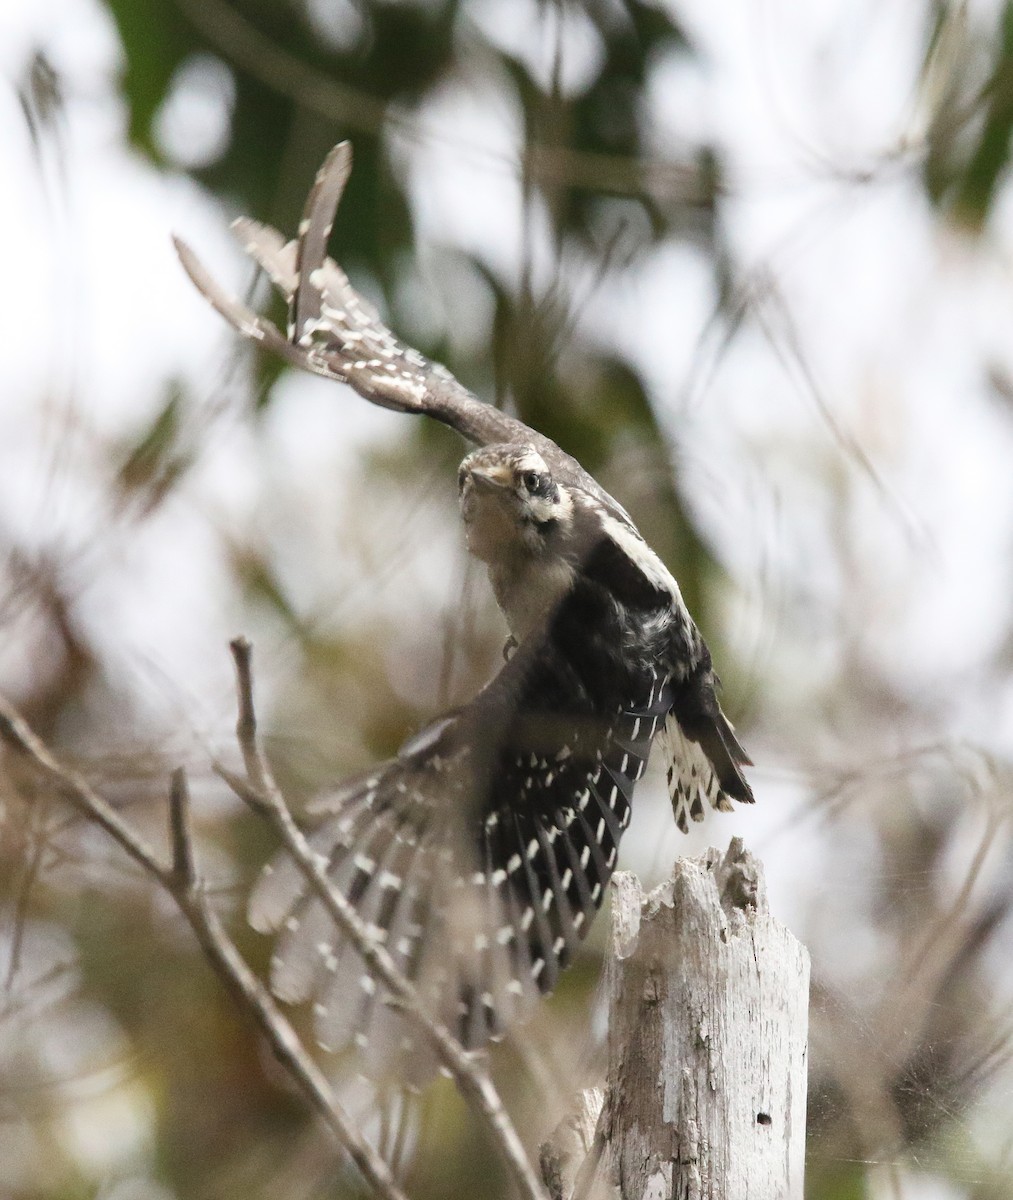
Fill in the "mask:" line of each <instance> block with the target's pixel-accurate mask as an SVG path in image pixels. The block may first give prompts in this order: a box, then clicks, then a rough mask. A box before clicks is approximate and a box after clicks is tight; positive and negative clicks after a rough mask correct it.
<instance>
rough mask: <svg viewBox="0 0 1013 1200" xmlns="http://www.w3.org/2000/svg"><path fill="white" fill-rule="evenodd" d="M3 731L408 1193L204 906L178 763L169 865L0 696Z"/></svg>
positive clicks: (357, 1157) (342, 1133) (378, 1175)
mask: <svg viewBox="0 0 1013 1200" xmlns="http://www.w3.org/2000/svg"><path fill="white" fill-rule="evenodd" d="M0 739H2V740H3V741H5V742H7V744H8V745H10V746H13V747H14V748H15V749H16V750H18V751H20V752H21V753H22V754H24V755H26V756H27V757H28V758H29V759H30V760H31V762H32V763H34V765H35V767H36V768H37V769H38V770H39V771H40V772H41V774H42V775H43V777H44V778H45V779H47V780H48V781H49V782H50V783H51V784H53V785H54V787H55V788H56V789H57V790H58V792H59V793H60V795H61V796H62V797H64V798H65V799H66V800H67V801H68V802H69V803H70V804H72V805H73V806H74V808H75V809H77V811H78V812H80V813H81V814H82V815H83V816H84V817H85V818H87V819H88V820H89V821H92V822H94V823H95V824H97V825H99V826H101V828H102V829H104V830H105V831H106V833H108V834H109V836H110V837H111V838H113V840H114V841H115V842H116V843H117V844H118V845H119V846H120V847H121V848H122V849H123V850H124V851H125V852H126V853H127V854H129V855H130V857H131V858H132V859H133V860H134V862H136V863H138V864H139V865H140V866H141V867H142V868H143V869H144V871H146V872H147V873H148V874H149V875H151V876H152V877H153V878H154V879H155V880H156V881H157V882H158V883H159V884H160V885H161V886H162V887H163V888H164V889H165V891H166V892H168V894H169V895H170V896H171V897H172V898H173V900H174V901H175V903H176V905H177V907H178V908H179V910H180V912H181V913H182V914H183V916H184V917H185V918H186V920H187V923H188V924H189V925H190V928H191V929H192V930H193V932H194V934H195V936H196V938H197V941H198V943H199V944H200V947H201V949H202V950H203V952H204V955H205V957H206V958H207V960H208V961H209V962H210V964H211V966H212V967H213V968H214V970H215V972H216V973H217V975H218V977H219V978H220V979H221V981H222V982H223V983H224V984H225V987H226V989H227V990H228V991H229V993H230V994H231V995H232V996H233V997H234V998H235V1000H236V1001H237V1002H238V1003H239V1005H240V1007H241V1008H243V1009H244V1010H245V1011H246V1013H247V1014H248V1015H249V1016H250V1017H252V1019H253V1020H254V1022H255V1023H256V1025H257V1026H258V1027H259V1028H260V1030H261V1032H262V1033H263V1035H264V1036H265V1038H266V1039H267V1041H268V1043H269V1045H270V1046H271V1049H272V1050H273V1051H274V1054H275V1057H276V1058H277V1059H278V1061H279V1062H280V1063H281V1065H282V1066H283V1067H284V1068H285V1070H286V1071H287V1072H288V1073H289V1075H290V1076H291V1077H292V1079H293V1080H294V1081H295V1083H296V1084H297V1086H298V1087H299V1089H300V1091H301V1092H302V1093H303V1095H304V1096H305V1098H306V1099H307V1100H308V1101H309V1103H310V1104H311V1105H312V1107H313V1108H314V1109H316V1111H317V1112H318V1113H319V1115H320V1116H321V1118H322V1119H323V1121H324V1124H325V1125H326V1126H327V1128H328V1129H330V1131H331V1132H332V1133H333V1134H334V1136H335V1138H336V1139H337V1141H338V1143H339V1144H340V1145H341V1146H342V1148H343V1149H344V1150H345V1151H346V1153H347V1154H348V1156H349V1157H350V1158H351V1159H352V1161H353V1162H354V1163H355V1165H356V1166H357V1167H358V1169H359V1170H360V1171H361V1172H362V1175H363V1178H364V1179H365V1180H366V1181H367V1182H368V1183H369V1184H370V1186H371V1187H372V1188H373V1189H374V1191H375V1192H376V1193H377V1194H378V1195H379V1196H381V1197H383V1200H406V1197H405V1195H404V1193H403V1192H402V1191H401V1189H400V1188H399V1187H398V1186H397V1184H396V1183H395V1182H394V1179H393V1177H392V1175H391V1173H390V1170H389V1169H388V1167H387V1165H386V1163H385V1162H384V1161H383V1159H382V1158H380V1156H379V1155H378V1154H377V1152H376V1151H375V1150H374V1149H373V1147H372V1146H370V1145H369V1143H368V1142H367V1141H366V1140H365V1139H364V1138H363V1137H362V1135H361V1134H360V1133H359V1131H358V1129H357V1128H356V1126H355V1124H354V1122H353V1121H352V1119H351V1118H350V1117H349V1115H348V1114H347V1113H346V1112H345V1110H344V1108H343V1107H342V1105H341V1103H340V1101H339V1100H338V1099H337V1097H336V1096H335V1095H334V1093H333V1091H332V1089H331V1086H330V1084H329V1083H328V1082H327V1079H326V1077H325V1076H324V1074H323V1072H322V1071H321V1070H320V1068H319V1067H318V1066H317V1065H316V1063H315V1062H314V1061H313V1059H312V1057H311V1056H310V1055H309V1054H308V1053H307V1051H306V1050H305V1048H304V1047H303V1045H302V1042H301V1041H300V1040H299V1037H298V1035H297V1034H296V1032H295V1030H294V1029H293V1028H292V1026H291V1024H290V1023H289V1022H288V1020H287V1019H286V1018H285V1016H284V1014H283V1013H282V1012H281V1011H280V1009H279V1008H278V1006H277V1004H276V1003H275V1001H274V998H273V997H272V996H271V994H270V992H268V990H267V989H266V988H265V987H264V985H263V984H262V983H261V982H260V980H259V979H258V978H257V977H256V975H254V973H253V972H252V971H251V970H250V968H249V967H248V966H247V964H246V962H245V961H244V960H243V958H242V956H241V955H240V953H239V951H238V950H237V949H236V947H235V944H234V943H233V942H232V940H231V939H230V938H229V935H228V933H227V932H226V931H225V928H224V926H223V925H222V923H221V921H220V920H219V918H218V916H217V914H216V913H215V912H214V911H213V910H212V909H211V907H210V906H209V904H208V902H207V897H206V895H205V892H204V887H203V884H202V883H201V881H200V879H199V878H198V876H197V874H196V868H195V865H194V856H193V836H192V833H191V830H190V824H189V803H188V789H187V783H186V776H185V774H184V772H183V771H182V770H178V771H174V772H173V775H172V782H171V786H170V805H169V821H170V833H171V840H172V848H173V865H172V866H171V867H166V866H163V865H162V863H161V862H159V860H158V857H157V855H156V854H155V852H154V851H153V850H151V849H150V847H148V846H147V844H146V843H145V842H144V841H143V840H142V839H141V838H139V837H138V836H137V835H136V834H135V833H134V831H133V830H132V829H131V828H130V827H129V826H128V825H127V824H126V822H125V821H124V820H123V819H122V818H121V817H120V816H119V814H118V813H117V812H116V810H115V809H114V808H113V807H112V806H111V805H110V804H109V803H108V801H106V800H104V799H103V798H102V797H101V796H100V795H98V793H97V792H95V791H94V789H93V788H92V787H91V786H90V785H89V784H88V783H87V782H86V781H85V780H84V779H83V778H82V777H81V776H80V775H78V774H77V773H76V772H74V771H71V770H69V769H68V768H66V767H64V766H62V765H61V764H60V763H59V762H57V760H56V759H55V758H54V757H53V755H52V754H50V752H49V750H48V749H47V747H46V746H45V745H44V744H43V742H42V741H40V739H39V738H37V737H36V736H35V734H34V733H33V732H32V731H31V729H29V727H28V725H27V724H26V722H25V721H24V720H23V718H22V717H21V715H20V714H19V713H18V712H17V710H16V709H15V708H14V707H13V706H12V705H11V704H10V703H9V702H8V701H7V700H6V699H4V698H3V697H2V696H0Z"/></svg>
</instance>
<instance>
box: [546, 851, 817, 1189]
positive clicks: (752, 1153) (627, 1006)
mask: <svg viewBox="0 0 1013 1200" xmlns="http://www.w3.org/2000/svg"><path fill="white" fill-rule="evenodd" d="M608 985H609V986H608V990H609V1064H608V1087H607V1089H606V1093H605V1097H604V1106H603V1108H602V1111H601V1115H600V1118H599V1120H598V1123H597V1132H596V1134H595V1139H594V1142H595V1144H594V1146H593V1147H592V1148H591V1155H592V1156H593V1158H594V1159H600V1165H599V1167H598V1169H597V1171H596V1172H594V1174H596V1176H597V1178H596V1179H595V1181H594V1182H593V1183H591V1178H590V1176H591V1174H592V1172H591V1171H589V1170H588V1167H589V1165H590V1160H585V1161H584V1163H583V1167H582V1169H578V1168H581V1158H582V1157H583V1155H582V1153H581V1152H580V1151H578V1150H577V1148H576V1147H575V1146H574V1143H573V1140H572V1134H573V1128H572V1126H573V1121H572V1119H571V1121H570V1122H569V1123H567V1122H564V1125H563V1126H561V1127H560V1130H559V1131H557V1135H558V1136H557V1138H554V1139H553V1143H551V1144H550V1145H549V1146H547V1147H545V1148H543V1170H544V1169H545V1167H546V1166H548V1164H549V1163H550V1162H551V1163H552V1165H553V1168H554V1170H553V1172H552V1174H551V1175H550V1173H549V1172H546V1176H547V1180H546V1181H547V1182H548V1183H549V1186H550V1191H551V1192H552V1193H553V1194H554V1195H555V1196H557V1197H567V1198H568V1197H570V1196H572V1195H577V1196H593V1197H595V1198H597V1197H605V1196H609V1197H617V1196H618V1197H621V1200H802V1190H803V1170H804V1151H805V1113H806V1041H807V1033H808V999H809V955H808V953H807V952H806V949H805V947H804V946H802V945H801V943H799V942H798V941H796V939H795V938H794V937H793V936H792V934H791V933H789V932H788V930H787V929H785V928H784V926H783V925H781V924H779V923H778V922H777V921H775V920H774V919H773V918H772V917H771V916H770V914H769V913H768V911H767V902H766V895H765V890H764V885H763V879H762V872H761V868H760V864H759V863H758V862H757V861H756V860H755V859H754V858H753V857H752V855H750V854H749V853H748V852H746V851H745V850H744V849H743V846H742V842H741V841H740V840H739V839H738V838H734V839H733V840H732V843H731V845H730V846H729V849H728V852H727V854H725V855H724V857H722V856H721V855H720V853H719V852H718V851H716V850H710V851H708V853H707V854H706V855H704V856H703V857H702V858H700V859H680V860H679V861H678V862H677V863H676V864H675V870H674V873H673V876H672V878H671V879H669V880H668V881H667V882H665V883H663V884H662V885H661V886H660V887H658V888H656V889H655V890H654V891H653V892H651V893H650V894H649V895H646V896H645V895H644V893H643V892H642V890H641V888H640V884H639V882H638V880H637V879H636V877H635V876H633V875H630V874H628V873H625V872H623V873H621V874H619V875H617V876H616V877H615V893H614V895H613V899H612V955H611V958H610V962H609V971H608ZM585 1097H586V1099H587V1101H588V1103H591V1102H592V1101H593V1100H594V1099H595V1095H594V1093H585ZM585 1107H587V1106H586V1105H585ZM587 1123H588V1120H587V1116H585V1117H584V1120H583V1124H584V1125H587ZM567 1130H569V1137H570V1141H569V1144H568V1145H564V1141H565V1138H566V1136H567ZM560 1137H561V1138H563V1140H559V1138H560ZM585 1145H586V1139H585Z"/></svg>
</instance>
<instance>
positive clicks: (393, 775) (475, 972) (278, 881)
mask: <svg viewBox="0 0 1013 1200" xmlns="http://www.w3.org/2000/svg"><path fill="white" fill-rule="evenodd" d="M629 700H630V702H629V703H628V704H625V705H623V706H622V707H621V708H620V706H618V705H615V706H609V707H608V708H607V710H606V709H603V707H602V705H601V704H600V703H599V702H598V701H597V700H596V699H595V698H594V697H593V696H591V695H589V694H588V693H586V692H584V691H582V689H581V688H580V687H579V686H575V685H574V680H573V673H572V669H571V668H570V667H569V666H568V665H566V664H561V663H559V662H558V661H557V659H556V656H555V654H554V652H553V651H552V650H551V649H550V648H548V647H547V646H546V645H545V644H544V643H542V644H541V645H537V646H534V647H522V648H521V650H519V651H518V652H517V654H515V655H514V657H513V658H512V659H511V661H510V662H509V663H508V664H507V665H506V666H505V667H504V668H503V670H502V671H501V672H500V674H499V675H498V676H497V677H496V679H495V680H493V682H492V683H491V684H490V685H489V686H488V687H487V688H486V689H485V690H484V691H483V692H482V693H480V694H479V696H478V697H476V699H475V700H474V701H472V703H471V704H470V705H468V706H466V707H465V708H464V709H462V710H460V711H459V712H457V713H455V714H452V715H450V716H449V717H446V718H443V719H442V720H440V721H438V722H436V723H435V724H434V725H432V726H430V727H429V728H427V729H426V730H424V731H423V732H422V733H421V734H419V735H418V736H417V737H415V738H413V739H412V740H411V741H410V742H409V743H407V744H406V745H405V747H404V748H403V749H402V751H401V752H400V754H399V755H398V756H397V758H395V759H393V760H391V761H389V762H387V763H384V764H383V765H382V766H380V767H379V768H378V769H377V770H375V771H373V772H371V773H369V774H368V775H365V776H363V777H361V778H359V779H357V780H355V781H353V782H351V783H349V784H347V785H346V786H345V787H343V788H341V789H340V790H338V791H336V792H334V793H333V794H331V795H327V796H324V797H322V798H321V799H320V800H319V801H318V802H317V804H316V805H315V808H316V811H317V813H318V814H320V815H321V816H322V817H323V818H324V819H323V823H322V824H321V825H320V826H319V828H318V829H317V830H316V832H315V833H314V834H313V835H312V844H313V847H314V849H315V851H316V852H317V853H318V854H320V855H322V856H323V857H324V858H325V859H326V862H327V871H328V875H329V878H330V879H331V882H332V883H333V885H334V886H335V887H336V888H337V889H339V890H340V891H341V892H342V894H343V895H345V896H346V897H347V899H348V900H349V901H350V902H351V903H352V904H353V905H354V906H355V907H356V909H357V911H358V913H359V915H360V916H361V917H362V919H363V920H364V921H365V922H366V923H367V924H368V925H369V926H370V927H371V929H372V932H373V935H374V936H375V937H376V938H377V939H378V940H379V941H380V942H382V943H383V945H384V946H385V947H386V949H387V950H388V951H389V952H390V954H391V955H392V956H393V958H394V961H395V962H396V963H397V965H398V967H399V968H400V969H401V970H402V971H403V972H404V973H405V974H406V975H407V976H408V977H409V978H410V979H412V980H413V981H414V982H415V983H416V985H417V987H418V988H419V989H420V992H421V994H422V996H423V999H424V1001H425V1003H426V1005H427V1007H428V1008H429V1010H430V1011H431V1013H432V1015H433V1016H434V1017H436V1018H437V1019H439V1020H441V1021H443V1022H445V1023H446V1025H447V1026H448V1028H450V1029H451V1030H452V1031H453V1032H454V1033H455V1034H456V1035H457V1036H458V1037H459V1039H460V1040H461V1041H462V1043H463V1044H464V1045H465V1046H466V1047H468V1048H476V1047H480V1046H482V1045H484V1044H486V1043H487V1042H488V1041H490V1040H492V1039H495V1038H496V1037H498V1036H499V1035H501V1034H502V1033H503V1032H504V1031H505V1029H506V1028H507V1027H508V1026H509V1025H510V1024H511V1023H512V1022H515V1021H518V1020H520V1019H523V1017H524V1015H525V1013H526V1012H527V1010H528V1009H529V1007H530V1005H531V1002H532V1001H533V1000H534V999H535V998H536V997H537V996H538V995H539V994H543V993H547V992H550V991H551V990H552V989H553V988H554V987H555V984H556V981H557V980H558V978H559V974H560V972H561V971H562V970H563V969H564V968H565V967H566V965H567V964H568V963H569V962H570V960H571V958H572V956H573V953H574V951H575V949H576V947H577V945H578V944H579V942H580V941H581V939H582V938H583V936H584V934H585V933H586V931H587V929H588V927H589V925H590V923H591V921H592V919H593V917H594V915H595V913H596V911H597V909H598V907H599V906H600V904H601V901H602V897H603V895H604V891H605V888H606V885H607V883H608V880H609V878H610V876H611V874H612V871H613V869H614V867H615V862H616V856H617V851H618V846H619V841H620V838H621V837H622V834H623V831H624V830H625V829H626V827H627V825H628V823H629V819H630V803H631V800H632V796H633V790H634V787H635V785H636V782H637V781H638V780H639V779H640V777H641V775H642V774H643V771H644V769H645V766H646V762H647V756H648V753H649V750H650V745H651V741H652V739H653V737H654V735H655V733H656V732H657V731H658V730H659V728H660V726H661V724H662V723H663V722H664V718H665V713H666V712H667V710H668V708H669V707H670V705H671V694H670V692H669V691H668V689H667V687H666V686H664V685H662V684H661V683H660V682H657V683H654V684H651V685H650V686H648V687H647V688H646V689H645V690H644V691H643V692H642V694H641V695H640V696H631V697H630V698H629ZM249 911H250V920H251V922H252V923H253V924H254V926H255V927H256V928H258V929H260V930H262V931H264V932H277V934H278V939H277V943H276V947H275V953H274V956H273V959H272V963H271V983H272V987H273V989H274V990H275V992H276V993H277V994H278V995H279V996H280V997H281V998H283V999H285V1000H288V1001H292V1002H301V1001H305V1000H310V999H312V1001H313V1003H314V1012H315V1025H316V1032H317V1036H318V1039H319V1041H320V1042H321V1044H322V1045H324V1046H325V1047H327V1048H329V1049H331V1050H335V1051H338V1050H342V1049H344V1048H345V1047H349V1046H357V1047H358V1048H359V1049H360V1051H361V1055H362V1056H361V1060H360V1061H361V1063H362V1065H363V1069H364V1070H366V1071H367V1072H369V1073H371V1074H374V1075H378V1074H381V1073H385V1072H393V1073H396V1074H397V1075H398V1076H399V1077H402V1078H404V1077H407V1078H409V1079H412V1080H414V1081H416V1082H422V1081H424V1080H425V1079H426V1078H427V1077H428V1076H429V1075H430V1074H431V1073H432V1071H433V1069H434V1068H435V1062H434V1060H433V1059H432V1058H431V1056H430V1055H429V1052H428V1047H427V1046H425V1045H424V1044H421V1042H420V1039H419V1037H418V1035H417V1033H415V1032H414V1030H413V1028H412V1027H411V1026H410V1025H409V1024H408V1023H407V1022H405V1021H404V1020H403V1018H402V1016H401V1014H400V1012H399V1010H398V1009H397V1008H396V1007H395V1006H392V1005H390V1004H389V1003H388V1002H387V997H386V996H385V995H384V990H383V987H382V985H380V984H378V983H377V981H376V980H375V979H374V978H373V977H372V976H371V975H370V974H369V972H368V971H367V970H366V969H365V967H364V965H363V964H362V962H361V960H360V959H359V956H358V954H357V952H356V951H355V949H354V948H353V947H352V946H350V945H349V944H348V943H347V942H345V941H344V940H342V938H341V935H340V932H339V931H338V929H337V928H336V927H335V926H334V924H333V921H332V920H331V918H330V916H329V915H328V913H327V912H326V910H325V909H324V907H323V906H322V905H321V904H320V902H319V901H318V900H317V899H315V898H314V897H313V896H311V895H310V894H309V893H308V892H307V889H306V887H305V884H304V880H303V877H302V875H301V873H300V872H299V870H298V868H297V867H295V866H294V864H292V863H291V862H289V861H287V860H285V859H284V858H282V859H279V860H278V861H277V862H275V863H273V864H272V865H271V866H270V867H269V868H268V869H267V870H266V871H265V874H264V875H263V877H262V879H261V880H260V882H259V884H258V885H257V887H256V889H255V891H254V893H253V896H252V898H251V901H250V910H249Z"/></svg>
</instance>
